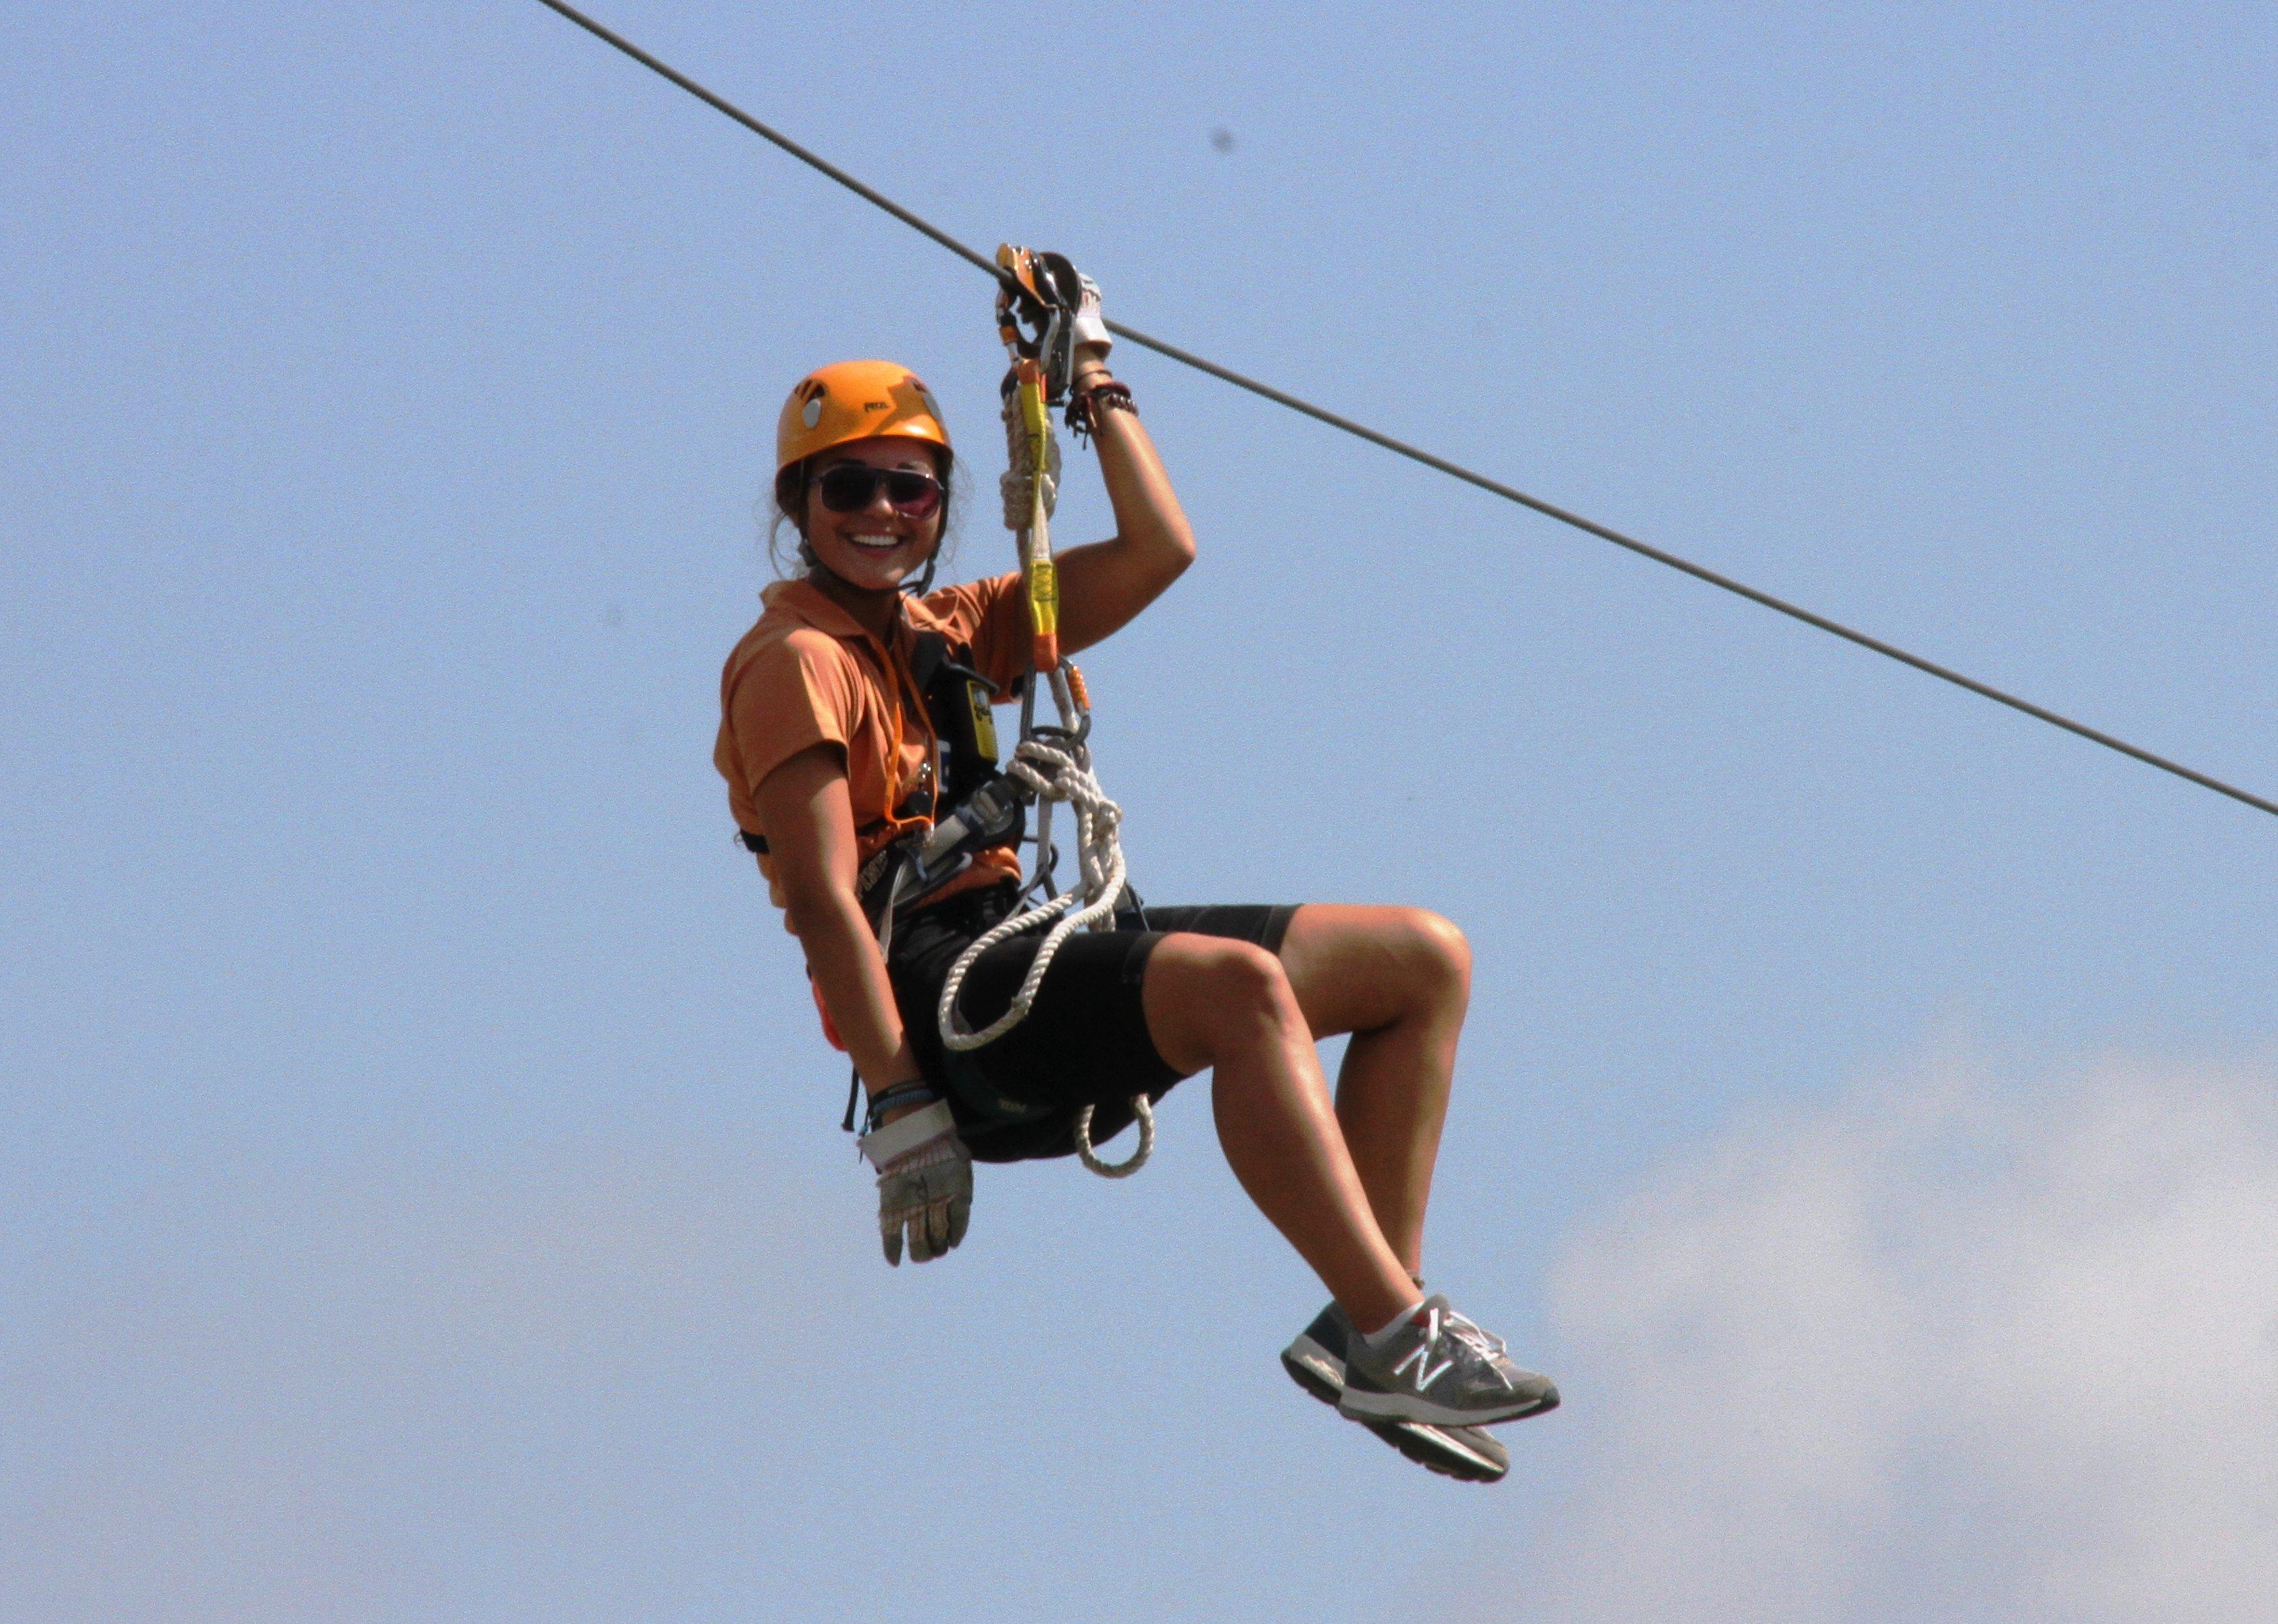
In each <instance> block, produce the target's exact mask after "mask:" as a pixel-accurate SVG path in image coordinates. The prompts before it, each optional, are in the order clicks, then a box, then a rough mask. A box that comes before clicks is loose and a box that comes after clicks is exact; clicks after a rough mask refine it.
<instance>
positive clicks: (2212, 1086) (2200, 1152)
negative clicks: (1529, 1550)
mask: <svg viewBox="0 0 2278 1624" xmlns="http://www.w3.org/2000/svg"><path fill="white" fill-rule="evenodd" d="M1554 1311H1555V1313H1556V1315H1557V1318H1558V1322H1559V1325H1560V1328H1561V1331H1562V1334H1563V1339H1564V1341H1565V1343H1566V1346H1567V1348H1568V1350H1569V1351H1568V1353H1567V1356H1566V1363H1565V1365H1564V1366H1563V1368H1562V1369H1561V1375H1562V1376H1563V1377H1564V1378H1565V1381H1566V1384H1567V1386H1566V1390H1567V1397H1568V1399H1569V1412H1568V1419H1570V1420H1571V1422H1573V1423H1575V1425H1576V1429H1577V1430H1576V1433H1575V1436H1574V1438H1573V1440H1572V1441H1573V1444H1574V1445H1575V1446H1576V1448H1577V1451H1578V1457H1579V1459H1578V1464H1579V1468H1580V1480H1579V1483H1578V1484H1577V1487H1576V1490H1575V1494H1574V1498H1573V1503H1572V1505H1571V1507H1570V1509H1569V1511H1568V1513H1566V1514H1565V1515H1564V1516H1563V1517H1552V1518H1548V1519H1546V1520H1545V1521H1544V1522H1543V1523H1542V1524H1541V1525H1540V1538H1539V1542H1538V1543H1536V1544H1535V1549H1534V1552H1533V1554H1532V1555H1531V1556H1530V1558H1529V1559H1528V1562H1527V1565H1526V1571H1525V1573H1524V1574H1519V1573H1517V1572H1515V1571H1505V1572H1498V1573H1497V1574H1495V1575H1494V1576H1493V1578H1492V1579H1491V1580H1490V1581H1489V1582H1487V1583H1486V1584H1484V1585H1483V1587H1482V1589H1481V1590H1480V1592H1479V1599H1480V1602H1481V1606H1480V1609H1479V1610H1480V1612H1481V1613H1483V1614H1484V1615H1486V1616H1494V1617H1508V1616H1510V1615H1511V1614H1513V1613H1525V1612H1530V1611H1533V1612H1537V1613H1539V1614H1540V1616H1543V1617H1547V1618H1556V1619H1559V1620H1594V1619H1608V1620H1639V1619H1683V1620H1751V1621H1752V1624H1754V1621H1770V1624H1780V1621H1784V1620H1795V1621H1798V1624H1801V1621H1803V1620H1900V1619H1904V1620H1921V1619H1930V1618H1935V1619H1939V1620H1969V1619H1984V1620H2024V1619H2032V1620H2043V1619H2047V1620H2057V1619H2061V1620H2081V1621H2083V1624H2095V1621H2101V1620H2114V1621H2116V1620H2160V1621H2161V1624H2177V1621H2181V1620H2222V1621H2223V1624H2236V1621H2238V1620H2246V1619H2251V1618H2267V1617H2269V1616H2272V1610H2273V1608H2274V1606H2278V1600H2274V1598H2278V1078H2274V1075H2273V1072H2272V1070H2271V1069H2270V1068H2268V1067H2267V1066H2266V1067H2244V1066H2241V1067H2220V1066H2209V1065H2199V1066H2166V1067H2161V1066H2154V1065H2146V1064H2121V1063H2109V1064H2100V1065H2097V1066H2094V1067H2091V1068H2087V1069H2086V1070H2084V1071H2080V1072H2077V1073H2075V1074H2072V1075H2068V1076H2066V1077H2063V1078H2060V1079H2033V1078H2024V1079H2020V1078H2014V1077H2013V1078H2001V1079H1997V1078H1995V1077H1993V1076H1991V1074H1989V1072H1988V1071H1986V1070H1985V1068H1984V1067H1983V1066H1982V1065H1980V1066H1977V1067H1975V1068H1972V1067H1962V1066H1957V1065H1952V1064H1945V1065H1938V1066H1930V1067H1925V1068H1924V1069H1923V1071H1920V1072H1919V1073H1917V1074H1916V1075H1915V1076H1912V1077H1910V1078H1908V1079H1905V1080H1903V1081H1902V1082H1900V1083H1899V1084H1897V1085H1895V1086H1886V1087H1880V1088H1876V1089H1871V1090H1863V1091H1861V1093H1859V1094H1857V1095H1855V1096H1854V1097H1853V1098H1850V1099H1849V1100H1847V1101H1846V1102H1842V1103H1839V1104H1838V1105H1835V1106H1833V1107H1831V1108H1827V1109H1820V1110H1817V1111H1815V1112H1812V1113H1810V1114H1808V1115H1803V1116H1800V1117H1796V1116H1791V1117H1785V1118H1783V1119H1781V1120H1776V1121H1770V1122H1766V1123H1763V1124H1761V1125H1752V1126H1749V1127H1747V1128H1744V1129H1742V1130H1740V1131H1738V1132H1734V1133H1733V1134H1731V1136H1729V1137H1728V1138H1727V1139H1726V1140H1724V1141H1723V1142H1722V1143H1720V1144H1718V1145H1716V1146H1715V1147H1712V1148H1711V1149H1710V1150H1709V1151H1708V1152H1707V1153H1705V1154H1703V1155H1700V1156H1698V1157H1696V1158H1694V1159H1693V1160H1691V1161H1690V1162H1688V1163H1686V1164H1685V1165H1683V1166H1681V1167H1680V1168H1678V1169H1677V1170H1673V1171H1671V1172H1670V1173H1669V1174H1667V1175H1666V1176H1665V1177H1663V1178H1660V1179H1658V1180H1657V1181H1656V1182H1655V1184H1654V1185H1653V1186H1652V1187H1650V1188H1648V1189H1647V1190H1646V1191H1644V1192H1643V1193H1640V1194H1639V1195H1638V1196H1637V1197H1636V1198H1635V1199H1634V1200H1633V1201H1630V1202H1629V1203H1628V1204H1627V1205H1625V1206H1624V1208H1622V1209H1620V1210H1619V1211H1618V1212H1617V1213H1615V1214H1614V1215H1613V1216H1611V1217H1610V1218H1609V1220H1608V1221H1606V1222H1605V1223H1603V1224H1601V1225H1600V1226H1598V1227H1597V1228H1595V1229H1594V1231H1592V1232H1590V1233H1588V1234H1586V1236H1583V1237H1581V1238H1580V1239H1579V1240H1578V1242H1577V1243H1576V1244H1574V1245H1573V1246H1572V1247H1570V1248H1569V1250H1568V1252H1567V1254H1566V1255H1565V1258H1564V1260H1563V1264H1562V1266H1561V1268H1560V1269H1559V1271H1558V1273H1557V1277H1556V1284H1555V1288H1554Z"/></svg>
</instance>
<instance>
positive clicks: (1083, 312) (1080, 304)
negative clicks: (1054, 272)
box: [1075, 272, 1115, 361]
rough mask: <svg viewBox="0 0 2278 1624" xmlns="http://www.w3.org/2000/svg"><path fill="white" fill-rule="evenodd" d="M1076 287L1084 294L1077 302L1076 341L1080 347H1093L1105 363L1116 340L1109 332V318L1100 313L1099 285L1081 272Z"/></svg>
mask: <svg viewBox="0 0 2278 1624" xmlns="http://www.w3.org/2000/svg"><path fill="white" fill-rule="evenodd" d="M1076 286H1079V287H1081V288H1082V290H1083V293H1082V296H1081V297H1080V298H1079V299H1078V300H1077V301H1076V307H1075V341H1076V342H1077V343H1078V344H1079V345H1086V344H1088V345H1090V346H1092V347H1094V348H1095V349H1097V351H1098V353H1099V356H1100V359H1101V360H1103V361H1104V360H1105V359H1106V358H1107V352H1108V351H1109V350H1110V349H1112V348H1113V347H1114V345H1115V339H1114V336H1113V335H1112V334H1111V333H1110V332H1108V331H1107V317H1105V316H1103V315H1101V314H1100V312H1099V284H1098V283H1097V282H1095V281H1093V280H1092V279H1091V278H1089V277H1088V276H1084V275H1082V273H1080V272H1079V273H1078V275H1077V277H1076Z"/></svg>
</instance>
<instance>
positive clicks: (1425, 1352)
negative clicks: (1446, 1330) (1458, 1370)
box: [1392, 1342, 1456, 1392]
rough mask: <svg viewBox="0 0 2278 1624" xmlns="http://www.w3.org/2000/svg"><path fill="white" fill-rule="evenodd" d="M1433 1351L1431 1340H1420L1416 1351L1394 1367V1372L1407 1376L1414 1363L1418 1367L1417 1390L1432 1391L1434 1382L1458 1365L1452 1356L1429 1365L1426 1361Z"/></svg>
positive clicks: (1394, 1373) (1397, 1374) (1396, 1374)
mask: <svg viewBox="0 0 2278 1624" xmlns="http://www.w3.org/2000/svg"><path fill="white" fill-rule="evenodd" d="M1431 1353H1432V1345H1431V1344H1430V1343H1429V1342H1418V1344H1417V1345H1416V1347H1415V1351H1414V1352H1412V1353H1410V1354H1409V1355H1408V1357H1407V1358H1405V1359H1403V1360H1402V1361H1400V1362H1399V1363H1398V1364H1396V1365H1395V1366H1393V1367H1392V1374H1393V1375H1395V1376H1405V1375H1407V1373H1408V1368H1409V1367H1410V1365H1413V1366H1414V1367H1415V1368H1416V1377H1415V1380H1416V1391H1418V1392H1426V1391H1430V1389H1431V1386H1432V1384H1433V1383H1434V1382H1436V1381H1438V1380H1439V1379H1440V1378H1441V1376H1445V1375H1447V1374H1448V1372H1449V1371H1450V1370H1452V1369H1455V1367H1456V1361H1455V1360H1454V1359H1452V1358H1449V1359H1443V1360H1441V1361H1440V1362H1439V1363H1438V1364H1436V1365H1427V1364H1426V1361H1427V1360H1428V1359H1429V1358H1430V1357H1431Z"/></svg>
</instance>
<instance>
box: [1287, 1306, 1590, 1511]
mask: <svg viewBox="0 0 2278 1624" xmlns="http://www.w3.org/2000/svg"><path fill="white" fill-rule="evenodd" d="M1352 1335H1353V1328H1352V1321H1351V1320H1350V1319H1349V1318H1348V1317H1347V1316H1346V1315H1345V1311H1344V1310H1343V1309H1342V1308H1339V1307H1337V1305H1336V1304H1334V1302H1333V1303H1331V1304H1330V1305H1329V1306H1328V1307H1327V1308H1324V1309H1322V1310H1321V1311H1320V1313H1319V1314H1318V1315H1314V1317H1313V1323H1311V1324H1310V1325H1308V1326H1306V1327H1305V1329H1304V1330H1302V1331H1300V1332H1298V1333H1297V1339H1296V1341H1295V1342H1292V1343H1291V1344H1290V1345H1289V1346H1288V1347H1287V1348H1285V1349H1283V1350H1282V1353H1281V1368H1282V1369H1285V1370H1287V1371H1288V1373H1289V1379H1290V1380H1291V1381H1293V1382H1295V1383H1296V1384H1297V1385H1298V1386H1300V1387H1302V1388H1303V1389H1304V1390H1305V1391H1307V1392H1309V1393H1311V1394H1312V1395H1313V1397H1315V1398H1316V1399H1319V1400H1320V1401H1321V1402H1322V1403H1324V1404H1330V1405H1334V1404H1335V1403H1336V1402H1337V1400H1338V1399H1341V1398H1342V1397H1343V1396H1344V1391H1345V1347H1346V1345H1347V1343H1348V1342H1349V1341H1350V1340H1351V1338H1352ZM1551 1402H1552V1403H1554V1404H1555V1403H1556V1402H1557V1400H1556V1399H1555V1398H1554V1399H1552V1400H1551ZM1353 1419H1354V1420H1356V1421H1358V1422H1360V1424H1361V1425H1362V1426H1364V1427H1366V1428H1367V1429H1368V1430H1370V1431H1371V1432H1373V1433H1375V1434H1376V1436H1377V1437H1380V1438H1382V1439H1383V1440H1384V1441H1385V1442H1386V1443H1387V1444H1389V1445H1392V1446H1393V1447H1394V1448H1395V1449H1396V1450H1398V1451H1399V1452H1401V1453H1402V1454H1403V1455H1405V1456H1406V1457H1407V1458H1408V1459H1409V1460H1413V1461H1415V1462H1416V1463H1417V1464H1418V1465H1419V1466H1422V1467H1426V1468H1429V1469H1431V1470H1432V1471H1434V1472H1437V1473H1439V1474H1440V1475H1441V1476H1443V1477H1454V1478H1459V1479H1461V1480H1462V1481H1463V1482H1465V1483H1498V1482H1500V1481H1502V1475H1503V1474H1504V1473H1506V1472H1508V1471H1510V1451H1509V1450H1507V1449H1505V1448H1504V1447H1503V1446H1502V1444H1501V1443H1500V1442H1498V1441H1497V1440H1496V1438H1495V1437H1494V1435H1493V1434H1492V1433H1490V1432H1488V1431H1487V1430H1486V1429H1485V1428H1483V1427H1435V1426H1433V1425H1432V1424H1431V1423H1429V1422H1416V1421H1380V1420H1377V1419H1374V1418H1372V1417H1367V1416H1355V1417H1354V1418H1353Z"/></svg>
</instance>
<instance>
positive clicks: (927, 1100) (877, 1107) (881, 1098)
mask: <svg viewBox="0 0 2278 1624" xmlns="http://www.w3.org/2000/svg"><path fill="white" fill-rule="evenodd" d="M940 1098H941V1095H940V1094H937V1093H936V1092H935V1091H934V1088H933V1086H932V1085H931V1084H929V1083H928V1082H927V1081H926V1080H925V1079H923V1078H912V1079H910V1080H909V1081H907V1082H906V1083H893V1084H890V1085H889V1086H886V1087H883V1088H881V1089H880V1090H878V1092H877V1093H875V1094H872V1095H871V1096H870V1109H869V1112H868V1115H867V1116H865V1117H863V1119H862V1129H863V1132H866V1133H875V1132H877V1131H878V1129H879V1127H880V1126H881V1124H880V1122H879V1120H878V1119H879V1118H880V1117H883V1116H884V1115H885V1114H886V1113H887V1112H888V1111H890V1110H892V1109H895V1108H896V1107H898V1106H903V1105H931V1104H934V1103H935V1102H937V1101H938V1100H939V1099H940Z"/></svg>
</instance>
